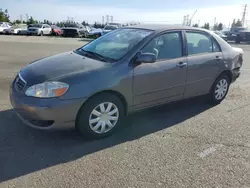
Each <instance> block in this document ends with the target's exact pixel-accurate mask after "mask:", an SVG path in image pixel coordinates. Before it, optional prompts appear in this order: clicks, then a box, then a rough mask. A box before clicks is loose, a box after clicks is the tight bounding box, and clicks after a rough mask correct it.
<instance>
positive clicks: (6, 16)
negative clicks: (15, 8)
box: [4, 9, 10, 22]
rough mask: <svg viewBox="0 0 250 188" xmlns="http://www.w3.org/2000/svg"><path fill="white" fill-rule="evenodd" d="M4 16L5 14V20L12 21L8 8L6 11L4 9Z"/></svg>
mask: <svg viewBox="0 0 250 188" xmlns="http://www.w3.org/2000/svg"><path fill="white" fill-rule="evenodd" d="M4 16H5V21H6V22H10V16H9V13H8V10H7V9H5V11H4Z"/></svg>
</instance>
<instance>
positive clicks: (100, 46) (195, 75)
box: [10, 25, 244, 138]
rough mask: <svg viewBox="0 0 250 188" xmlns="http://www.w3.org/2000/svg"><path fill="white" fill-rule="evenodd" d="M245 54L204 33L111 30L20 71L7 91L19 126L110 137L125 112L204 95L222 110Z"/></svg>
mask: <svg viewBox="0 0 250 188" xmlns="http://www.w3.org/2000/svg"><path fill="white" fill-rule="evenodd" d="M243 53H244V52H243V50H242V49H240V48H233V47H231V46H230V45H229V44H228V43H227V42H226V41H224V40H223V39H222V38H221V37H219V36H218V35H216V34H214V33H213V32H210V31H208V30H204V29H199V28H192V27H177V26H164V25H140V26H134V27H127V28H121V29H116V30H114V31H112V32H110V33H107V34H106V35H103V36H101V37H100V38H98V39H96V40H93V41H91V42H90V43H88V44H86V45H85V46H83V47H81V48H79V49H76V50H74V51H69V52H66V53H62V54H58V55H54V56H51V57H47V58H43V59H40V60H37V61H34V62H33V63H31V64H29V65H28V66H26V67H24V68H23V69H22V70H21V71H20V72H19V73H18V75H17V76H16V78H15V79H14V81H13V82H12V84H11V88H10V101H11V104H12V106H13V108H14V109H15V111H16V112H17V114H18V116H19V117H20V119H21V120H22V121H23V122H24V123H25V124H27V125H29V126H31V127H34V128H38V129H46V130H48V129H63V128H73V127H75V128H76V129H77V130H78V131H79V132H81V133H82V134H84V135H85V136H87V137H92V138H102V137H105V136H108V135H111V134H112V133H113V132H114V131H115V130H117V129H118V128H119V127H120V126H121V122H122V120H123V119H124V117H125V116H126V115H128V114H130V113H133V112H136V111H139V110H143V109H146V108H149V107H154V106H159V105H162V104H165V103H169V102H173V101H178V100H182V99H187V98H190V97H195V96H199V95H208V96H209V99H210V101H211V102H213V103H214V104H219V103H220V102H221V101H223V99H224V98H225V97H226V95H227V93H228V90H229V87H230V84H231V83H233V82H234V81H235V80H236V79H237V78H238V77H239V75H240V68H241V67H242V64H243Z"/></svg>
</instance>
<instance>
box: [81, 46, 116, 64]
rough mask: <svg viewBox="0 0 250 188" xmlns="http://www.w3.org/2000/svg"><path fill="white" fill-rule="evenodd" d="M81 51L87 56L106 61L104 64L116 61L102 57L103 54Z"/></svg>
mask: <svg viewBox="0 0 250 188" xmlns="http://www.w3.org/2000/svg"><path fill="white" fill-rule="evenodd" d="M80 50H81V51H83V52H84V53H85V54H89V55H91V56H92V57H93V56H94V57H96V58H98V59H99V60H101V61H104V62H110V61H115V60H114V59H112V58H108V57H105V56H102V55H101V54H98V53H96V52H92V51H87V50H84V49H82V48H80Z"/></svg>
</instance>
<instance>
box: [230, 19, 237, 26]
mask: <svg viewBox="0 0 250 188" xmlns="http://www.w3.org/2000/svg"><path fill="white" fill-rule="evenodd" d="M235 24H236V21H235V19H234V20H233V23H232V24H231V28H234V27H235Z"/></svg>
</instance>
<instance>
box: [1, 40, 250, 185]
mask: <svg viewBox="0 0 250 188" xmlns="http://www.w3.org/2000/svg"><path fill="white" fill-rule="evenodd" d="M85 43H86V41H84V40H83V39H68V38H67V39H65V38H53V37H25V36H0V187H1V188H5V187H6V188H7V187H18V188H22V187H28V188H32V187H35V188H41V187H46V188H53V187H55V188H60V187H69V188H73V187H76V188H79V187H88V188H92V187H93V188H97V187H107V188H120V187H131V188H132V187H142V188H147V187H149V188H157V187H171V188H172V187H189V188H190V187H199V188H200V187H232V188H236V187H244V188H245V187H250V45H249V44H248V45H247V44H241V45H238V47H240V48H243V49H244V51H245V54H244V65H243V67H242V74H241V76H240V78H239V79H238V80H237V81H236V82H235V83H234V84H233V85H231V88H230V91H229V94H228V96H227V98H226V99H225V100H224V101H223V102H222V103H221V104H220V105H218V106H211V105H209V104H207V103H206V101H205V100H204V98H203V97H199V98H195V99H192V100H187V101H183V102H178V103H175V104H170V105H165V106H162V107H159V108H153V109H150V110H146V111H143V112H140V113H137V114H134V115H132V116H130V117H129V118H128V119H127V120H126V121H125V122H124V126H123V129H121V130H120V131H119V132H118V133H116V134H114V135H113V136H111V137H108V138H105V139H102V140H96V141H87V140H85V139H84V138H82V137H81V136H80V135H79V134H78V133H77V132H76V131H66V132H65V131H64V132H47V131H39V130H35V129H32V128H29V127H26V126H25V125H23V124H22V123H21V121H20V120H19V119H18V118H17V116H16V115H15V112H14V111H13V110H12V108H11V105H10V102H9V97H8V92H9V85H10V83H11V81H12V80H13V78H14V76H15V75H16V74H17V73H18V71H19V70H20V69H21V68H22V67H23V66H25V65H27V64H28V63H30V62H32V61H34V60H36V59H39V58H42V57H46V56H49V55H53V54H56V53H60V52H65V51H68V50H73V49H75V48H77V47H80V46H82V45H83V44H85Z"/></svg>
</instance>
